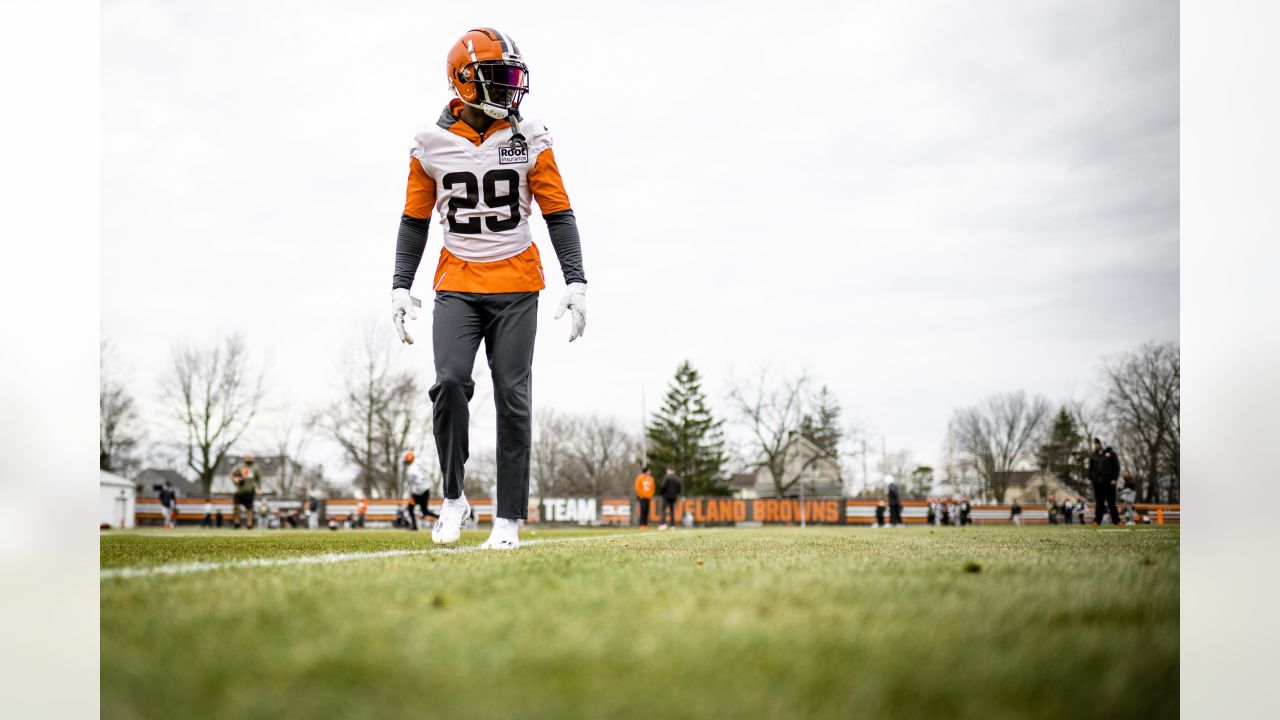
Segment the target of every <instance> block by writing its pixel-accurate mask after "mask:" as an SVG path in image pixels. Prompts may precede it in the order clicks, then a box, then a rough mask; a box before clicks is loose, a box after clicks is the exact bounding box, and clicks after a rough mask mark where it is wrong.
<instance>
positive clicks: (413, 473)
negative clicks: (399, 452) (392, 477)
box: [404, 450, 440, 530]
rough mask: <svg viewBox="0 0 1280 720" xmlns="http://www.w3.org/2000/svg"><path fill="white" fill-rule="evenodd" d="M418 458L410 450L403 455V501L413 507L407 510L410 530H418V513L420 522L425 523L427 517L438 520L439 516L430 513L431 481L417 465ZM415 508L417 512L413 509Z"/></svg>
mask: <svg viewBox="0 0 1280 720" xmlns="http://www.w3.org/2000/svg"><path fill="white" fill-rule="evenodd" d="M417 459H418V456H417V455H415V454H414V453H413V451H412V450H409V451H407V452H406V453H405V454H404V492H405V499H406V500H411V501H413V505H412V506H410V508H409V518H410V528H409V529H411V530H417V529H418V513H419V512H420V513H421V514H422V520H423V521H424V522H425V521H426V519H427V516H428V515H430V516H431V517H433V518H439V517H440V516H439V515H437V514H435V513H433V512H431V505H430V504H429V503H430V502H431V480H430V479H429V478H428V477H427V473H426V472H424V471H423V469H422V466H421V465H418V464H417ZM415 507H416V508H417V511H415V510H414V508H415Z"/></svg>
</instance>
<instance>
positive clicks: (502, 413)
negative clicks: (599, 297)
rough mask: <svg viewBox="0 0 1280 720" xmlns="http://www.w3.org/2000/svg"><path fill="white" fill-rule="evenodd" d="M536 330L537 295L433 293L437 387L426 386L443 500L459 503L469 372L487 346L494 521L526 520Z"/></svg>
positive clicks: (470, 387) (465, 449) (470, 390)
mask: <svg viewBox="0 0 1280 720" xmlns="http://www.w3.org/2000/svg"><path fill="white" fill-rule="evenodd" d="M537 330H538V293H536V292H528V293H494V294H479V293H460V292H438V293H436V299H435V307H434V308H433V310H432V319H431V344H432V348H433V350H434V353H435V362H436V382H435V385H432V386H431V392H430V396H431V402H432V422H433V424H434V428H433V432H434V433H435V437H436V451H437V452H438V453H439V455H440V472H441V474H442V475H443V477H444V496H445V497H446V498H448V499H457V498H458V497H460V496H461V495H462V478H463V466H464V465H466V462H467V456H468V426H469V424H470V422H471V413H470V408H469V406H468V404H467V403H468V402H470V400H471V396H472V394H474V392H475V382H473V381H472V379H471V369H472V367H473V366H474V365H475V361H476V351H477V350H478V349H479V348H480V341H481V340H484V350H485V355H486V356H487V357H488V359H489V372H490V375H491V376H492V378H493V402H494V405H495V406H496V409H497V415H498V423H497V425H498V438H497V440H498V450H497V454H498V458H497V460H498V508H497V516H498V517H500V518H508V519H523V518H527V517H528V514H529V448H530V445H531V444H532V434H533V430H532V424H531V422H530V416H531V412H530V402H531V399H530V396H531V394H532V381H533V341H534V337H535V335H536V334H537Z"/></svg>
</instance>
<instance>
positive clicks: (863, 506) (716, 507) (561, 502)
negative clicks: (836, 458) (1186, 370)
mask: <svg viewBox="0 0 1280 720" xmlns="http://www.w3.org/2000/svg"><path fill="white" fill-rule="evenodd" d="M440 502H441V501H440V500H439V499H433V500H432V501H431V503H430V507H431V509H432V512H439V510H440ZM267 504H268V506H269V508H270V510H271V511H279V513H280V514H281V515H282V516H287V515H289V514H290V513H292V512H294V511H295V510H301V509H302V506H303V502H302V501H301V500H275V499H270V498H268V499H267ZM660 504H661V501H660V500H659V499H657V498H655V499H654V500H653V502H652V504H651V507H650V511H649V521H650V523H654V524H656V523H658V522H659V517H658V511H659V507H660ZM878 504H879V503H878V501H876V500H848V499H845V498H830V497H818V498H806V499H805V501H804V503H803V504H802V503H801V502H800V499H799V498H727V497H691V498H681V499H680V500H678V501H677V502H676V506H675V516H676V521H677V522H680V521H682V520H683V518H684V516H685V514H686V513H688V514H691V515H692V516H693V523H694V524H695V525H698V526H704V527H705V526H717V525H742V524H747V525H756V524H761V525H798V524H800V519H801V517H802V516H803V517H804V520H805V523H806V524H814V525H872V524H874V523H875V521H876V506H877V505H878ZM403 505H404V501H403V500H369V501H368V502H367V506H366V510H365V525H366V526H367V527H386V526H390V525H391V524H392V523H393V522H394V520H395V517H396V513H397V512H398V510H399V509H400V508H401V507H402V506H403ZM358 506H359V500H357V499H354V498H334V499H329V500H325V501H323V503H322V505H321V515H322V516H323V517H325V518H326V519H327V518H334V519H337V520H339V521H341V520H345V519H346V518H347V517H348V516H349V515H351V514H353V513H355V512H356V510H357V508H358ZM136 507H137V512H136V516H135V517H136V520H137V523H138V524H139V525H148V524H150V525H157V524H159V523H160V522H161V518H162V517H163V516H162V515H161V512H160V501H159V499H157V498H138V501H137V505H136ZM1011 507H1012V506H1010V505H974V506H972V508H971V510H970V513H969V519H970V521H971V522H972V523H973V524H975V525H1007V524H1009V522H1010V514H1009V513H1010V510H1011ZM471 509H472V511H473V512H474V513H475V515H476V519H477V520H479V521H480V522H491V521H492V520H493V512H494V505H493V501H492V500H488V499H483V500H477V499H472V500H471ZM1093 511H1094V508H1093V505H1089V506H1088V508H1087V509H1086V511H1085V522H1091V521H1092V520H1093V516H1094V512H1093ZM1134 511H1135V514H1136V515H1137V516H1138V517H1137V521H1138V522H1141V523H1148V522H1149V523H1152V524H1160V525H1170V524H1172V525H1177V524H1179V523H1181V522H1182V511H1181V506H1179V505H1149V504H1140V505H1134ZM218 512H221V513H222V516H223V522H224V524H225V523H229V522H231V519H232V517H233V515H234V507H233V506H232V501H231V498H229V497H215V498H213V499H212V500H210V501H209V514H210V515H211V516H213V517H214V518H216V516H217V513H218ZM956 515H957V516H958V512H957V513H956ZM204 517H205V501H204V500H202V499H194V498H182V499H179V500H178V514H177V520H178V522H179V523H181V524H185V525H189V524H199V523H201V522H202V521H203V520H204ZM885 517H886V520H887V519H888V508H885ZM927 520H928V503H927V502H925V501H923V500H906V501H904V502H903V503H902V521H903V523H905V524H908V525H923V524H925V523H926V522H927ZM638 521H639V503H638V502H637V501H636V500H634V499H627V498H606V499H597V498H582V497H570V498H551V497H547V498H532V499H531V500H530V503H529V519H528V522H531V523H569V524H577V525H619V526H623V525H635V524H637V523H638ZM1058 521H1059V522H1062V521H1063V518H1062V517H1061V516H1059V518H1058ZM952 522H955V520H954V519H953V521H952ZM1022 522H1023V523H1024V524H1027V525H1044V524H1048V522H1049V512H1048V508H1047V507H1046V506H1044V505H1024V506H1023V507H1022ZM1072 522H1077V523H1078V522H1079V519H1078V517H1076V516H1075V515H1074V514H1073V516H1072Z"/></svg>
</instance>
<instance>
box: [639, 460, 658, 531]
mask: <svg viewBox="0 0 1280 720" xmlns="http://www.w3.org/2000/svg"><path fill="white" fill-rule="evenodd" d="M653 490H654V482H653V476H652V475H650V474H649V466H648V465H645V466H644V467H643V468H641V469H640V474H639V475H637V476H636V502H637V503H639V505H640V527H642V528H647V527H649V504H650V503H652V502H653Z"/></svg>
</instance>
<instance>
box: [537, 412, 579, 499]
mask: <svg viewBox="0 0 1280 720" xmlns="http://www.w3.org/2000/svg"><path fill="white" fill-rule="evenodd" d="M573 424H574V421H573V418H571V417H569V416H567V415H561V414H560V413H557V412H556V411H555V410H552V409H550V408H546V409H541V410H539V411H538V414H537V416H536V417H535V418H534V428H533V429H534V436H533V458H532V459H533V462H532V465H533V468H532V475H533V483H534V486H535V487H536V488H537V493H538V494H540V495H561V494H571V493H566V492H565V488H566V487H567V486H568V484H569V472H570V471H569V462H570V447H571V446H572V443H571V442H570V436H571V435H572V434H573V433H575V432H576V429H575V428H574V427H573Z"/></svg>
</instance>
